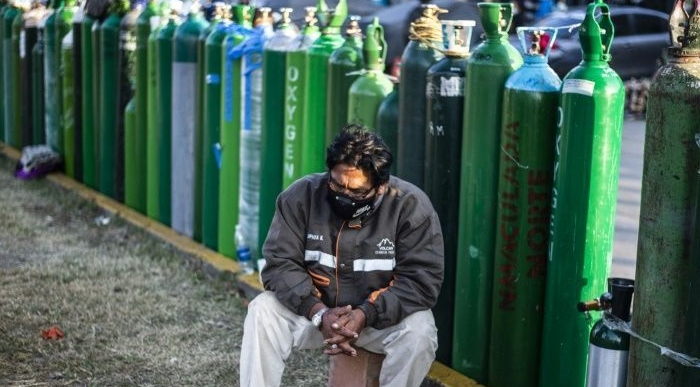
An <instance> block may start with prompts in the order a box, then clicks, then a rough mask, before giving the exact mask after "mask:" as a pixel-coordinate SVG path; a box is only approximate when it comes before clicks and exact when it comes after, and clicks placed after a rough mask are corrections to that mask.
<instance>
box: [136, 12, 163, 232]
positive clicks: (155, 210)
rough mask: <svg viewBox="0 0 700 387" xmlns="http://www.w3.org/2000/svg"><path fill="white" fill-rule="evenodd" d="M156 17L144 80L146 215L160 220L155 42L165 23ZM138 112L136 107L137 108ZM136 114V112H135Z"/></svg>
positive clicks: (149, 41)
mask: <svg viewBox="0 0 700 387" xmlns="http://www.w3.org/2000/svg"><path fill="white" fill-rule="evenodd" d="M156 15H157V16H156V17H154V18H152V19H151V21H152V24H151V33H150V34H149V35H148V56H147V63H146V68H147V78H146V94H147V96H146V107H147V110H148V115H147V118H146V215H148V217H149V218H151V219H155V220H159V219H160V204H159V191H158V189H159V188H158V187H159V176H160V159H159V152H158V133H159V131H158V110H157V107H158V102H157V100H158V99H157V96H158V91H157V88H158V86H157V82H156V79H157V76H156V74H157V71H158V61H157V59H158V52H157V48H156V42H157V39H158V35H159V34H160V29H161V27H162V26H163V25H164V23H165V22H166V18H165V17H163V16H162V13H161V9H160V8H156ZM136 109H137V111H138V106H137V108H136ZM137 114H138V112H137ZM137 125H138V124H137Z"/></svg>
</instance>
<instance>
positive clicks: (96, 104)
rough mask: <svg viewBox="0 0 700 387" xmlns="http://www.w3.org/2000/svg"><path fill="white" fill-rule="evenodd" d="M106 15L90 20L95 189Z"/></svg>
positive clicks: (99, 151) (99, 146)
mask: <svg viewBox="0 0 700 387" xmlns="http://www.w3.org/2000/svg"><path fill="white" fill-rule="evenodd" d="M107 16H108V15H104V16H101V17H100V18H98V17H97V16H95V18H94V20H93V22H92V30H91V38H90V39H91V40H92V65H93V69H92V96H93V106H92V108H93V109H94V110H93V114H92V119H93V120H92V132H93V135H92V139H93V144H94V145H93V149H94V151H93V152H94V157H95V189H96V190H98V191H99V190H100V170H101V168H100V163H101V161H100V160H101V158H102V155H101V153H102V149H101V144H102V140H101V136H102V129H101V128H100V126H101V124H102V120H101V119H100V117H101V114H100V109H102V97H101V89H102V76H101V74H102V68H101V67H102V38H101V37H100V33H101V29H100V27H101V26H102V23H104V20H105V19H106V18H107Z"/></svg>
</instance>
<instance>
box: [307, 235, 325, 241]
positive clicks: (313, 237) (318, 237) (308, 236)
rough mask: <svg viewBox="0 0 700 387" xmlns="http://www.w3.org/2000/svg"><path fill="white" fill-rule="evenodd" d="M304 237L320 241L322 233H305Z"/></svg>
mask: <svg viewBox="0 0 700 387" xmlns="http://www.w3.org/2000/svg"><path fill="white" fill-rule="evenodd" d="M306 239H311V240H312V241H322V240H323V235H318V234H306Z"/></svg>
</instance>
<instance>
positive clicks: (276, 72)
mask: <svg viewBox="0 0 700 387" xmlns="http://www.w3.org/2000/svg"><path fill="white" fill-rule="evenodd" d="M291 13H292V9H291V8H281V9H280V14H281V15H282V19H281V20H280V22H279V24H278V26H277V29H276V30H275V32H274V34H273V35H272V36H271V37H270V38H269V39H268V40H267V42H266V43H265V46H264V47H263V63H262V66H263V72H262V75H263V79H262V88H263V94H262V95H263V100H262V133H261V137H260V141H261V143H262V144H265V145H264V146H263V147H262V149H261V150H260V151H261V155H260V156H261V161H260V176H264V177H265V178H264V179H260V214H259V216H260V219H259V225H258V235H259V236H260V237H261V238H260V239H259V241H258V242H259V244H258V246H257V247H258V251H262V243H263V242H264V239H265V236H266V235H267V230H268V229H269V228H270V223H272V217H273V215H274V214H275V206H276V203H275V201H276V199H277V195H279V193H280V192H282V175H283V169H282V166H283V160H282V157H283V154H284V134H285V127H284V118H285V114H284V112H285V110H284V104H285V98H284V96H285V94H284V93H283V92H282V93H280V89H283V88H284V83H285V66H286V63H287V60H286V57H287V53H288V51H289V50H290V49H291V47H292V43H293V42H294V40H295V39H296V38H297V36H298V35H299V30H298V28H297V27H296V26H295V25H294V24H293V23H292V22H291V19H290V15H291Z"/></svg>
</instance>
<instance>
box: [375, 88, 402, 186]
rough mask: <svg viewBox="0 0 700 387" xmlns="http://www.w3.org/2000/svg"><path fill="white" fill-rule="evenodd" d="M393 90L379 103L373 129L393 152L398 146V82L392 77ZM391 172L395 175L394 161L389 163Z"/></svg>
mask: <svg viewBox="0 0 700 387" xmlns="http://www.w3.org/2000/svg"><path fill="white" fill-rule="evenodd" d="M393 82H394V88H393V90H392V91H391V92H390V93H389V94H388V95H387V96H386V97H385V98H384V99H383V100H382V101H381V102H380V103H379V107H378V108H377V119H376V121H375V122H376V124H375V130H376V131H377V133H379V135H380V136H382V139H384V143H386V145H387V146H388V147H389V149H391V151H392V152H395V151H396V149H397V148H398V145H397V142H398V138H397V137H398V132H399V83H398V79H394V80H393ZM391 174H392V175H396V163H393V164H392V165H391Z"/></svg>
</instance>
